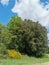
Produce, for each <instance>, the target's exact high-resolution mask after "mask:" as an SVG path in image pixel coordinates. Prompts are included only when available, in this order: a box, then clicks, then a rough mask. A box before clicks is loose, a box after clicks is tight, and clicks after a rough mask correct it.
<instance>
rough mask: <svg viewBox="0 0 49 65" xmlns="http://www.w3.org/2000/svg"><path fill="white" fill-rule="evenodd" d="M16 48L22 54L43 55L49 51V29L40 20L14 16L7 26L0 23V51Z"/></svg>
mask: <svg viewBox="0 0 49 65" xmlns="http://www.w3.org/2000/svg"><path fill="white" fill-rule="evenodd" d="M8 49H9V50H11V49H15V50H16V51H19V52H20V53H22V54H27V55H29V56H36V57H41V56H43V55H44V53H46V52H47V31H46V28H45V27H43V26H42V25H41V24H39V23H38V22H33V21H32V20H27V19H25V20H22V19H21V17H16V16H13V17H12V18H11V20H10V21H9V23H8V24H7V26H5V25H3V24H0V53H3V54H5V53H6V50H8Z"/></svg>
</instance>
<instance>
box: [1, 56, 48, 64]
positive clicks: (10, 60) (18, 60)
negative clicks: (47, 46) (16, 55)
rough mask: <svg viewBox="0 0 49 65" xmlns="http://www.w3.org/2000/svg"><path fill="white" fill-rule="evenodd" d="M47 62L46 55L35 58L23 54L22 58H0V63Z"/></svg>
mask: <svg viewBox="0 0 49 65" xmlns="http://www.w3.org/2000/svg"><path fill="white" fill-rule="evenodd" d="M43 62H49V58H48V57H43V58H35V57H28V56H23V57H22V59H9V58H7V59H0V65H31V64H36V63H43Z"/></svg>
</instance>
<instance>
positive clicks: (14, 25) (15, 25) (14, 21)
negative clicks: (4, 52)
mask: <svg viewBox="0 0 49 65" xmlns="http://www.w3.org/2000/svg"><path fill="white" fill-rule="evenodd" d="M21 22H22V19H21V17H15V16H13V17H12V18H11V20H10V22H9V23H8V29H9V31H10V33H11V34H12V38H11V43H10V44H9V46H8V47H9V49H17V47H18V46H17V43H18V42H19V40H18V37H19V31H20V24H21Z"/></svg>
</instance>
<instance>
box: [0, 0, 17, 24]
mask: <svg viewBox="0 0 49 65" xmlns="http://www.w3.org/2000/svg"><path fill="white" fill-rule="evenodd" d="M14 4H15V1H14V0H10V1H9V4H8V5H3V4H2V3H0V22H1V23H3V24H5V25H6V24H7V23H8V21H9V20H10V18H11V17H12V16H16V15H17V14H15V13H13V12H12V11H11V8H12V7H13V6H14Z"/></svg>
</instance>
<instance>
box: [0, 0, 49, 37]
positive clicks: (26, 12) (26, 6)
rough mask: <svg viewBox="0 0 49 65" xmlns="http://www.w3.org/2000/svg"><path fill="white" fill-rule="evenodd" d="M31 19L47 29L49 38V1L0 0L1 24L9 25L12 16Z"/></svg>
mask: <svg viewBox="0 0 49 65" xmlns="http://www.w3.org/2000/svg"><path fill="white" fill-rule="evenodd" d="M17 15H18V16H20V17H21V18H22V19H31V20H33V21H35V22H36V21H39V23H40V24H41V25H43V26H45V27H46V28H47V33H48V37H49V0H0V23H3V24H4V25H7V23H8V22H9V21H10V19H11V17H12V16H17Z"/></svg>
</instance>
